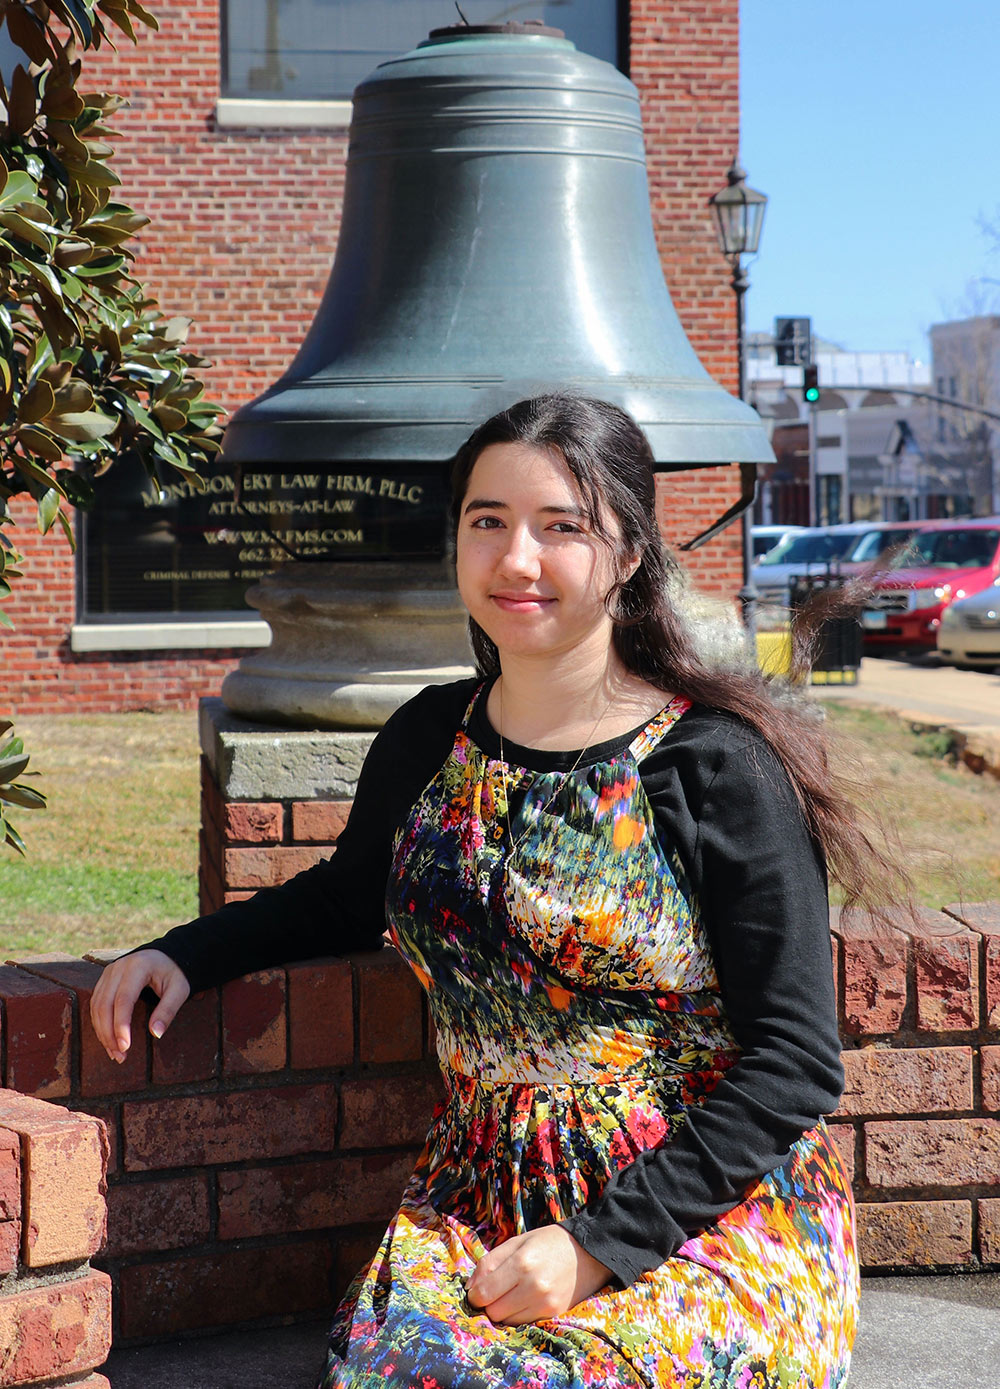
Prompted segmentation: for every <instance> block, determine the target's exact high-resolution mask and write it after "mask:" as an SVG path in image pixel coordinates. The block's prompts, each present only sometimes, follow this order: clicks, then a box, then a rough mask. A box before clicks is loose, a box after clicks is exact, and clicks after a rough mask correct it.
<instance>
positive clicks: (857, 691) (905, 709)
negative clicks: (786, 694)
mask: <svg viewBox="0 0 1000 1389" xmlns="http://www.w3.org/2000/svg"><path fill="white" fill-rule="evenodd" d="M812 692H813V694H814V695H816V696H817V698H819V699H839V700H844V701H845V702H848V703H851V704H854V703H858V704H872V705H879V706H882V707H884V708H888V709H895V710H896V711H897V713H903V714H912V715H913V716H914V719H915V720H916V721H919V722H926V723H932V722H935V721H939V722H940V723H941V724H944V725H947V726H948V727H963V728H965V727H968V728H980V729H986V728H991V729H993V728H995V729H996V730H997V731H998V732H1000V675H998V674H991V673H987V672H986V671H984V670H955V669H954V667H953V666H942V665H937V664H936V663H935V662H933V660H930V659H929V660H926V661H921V662H912V663H911V662H909V661H893V660H890V659H888V658H886V657H875V656H866V657H865V659H864V660H863V661H862V663H861V672H860V678H859V680H858V683H857V684H856V685H814V686H813V687H812Z"/></svg>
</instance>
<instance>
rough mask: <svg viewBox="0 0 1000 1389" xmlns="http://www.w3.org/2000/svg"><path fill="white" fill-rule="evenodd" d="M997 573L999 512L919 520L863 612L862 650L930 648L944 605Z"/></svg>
mask: <svg viewBox="0 0 1000 1389" xmlns="http://www.w3.org/2000/svg"><path fill="white" fill-rule="evenodd" d="M998 577H1000V517H991V518H986V519H984V520H977V521H928V522H926V523H924V524H923V525H922V526H921V527H920V529H919V530H918V531H917V532H916V533H915V534H914V535H913V537H912V538H911V540H910V543H909V545H908V546H907V548H906V550H905V551H904V552H903V553H902V554H901V555H897V557H896V558H895V559H894V560H893V561H892V562H891V564H890V572H889V573H887V574H886V576H885V577H884V578H883V579H881V580H879V582H878V584H877V585H876V589H875V592H874V594H873V595H872V597H871V598H870V600H869V603H868V607H867V609H866V611H865V612H864V613H863V615H862V624H863V626H864V629H865V648H866V650H878V649H892V648H895V649H896V650H911V651H914V652H916V651H930V650H933V649H934V647H935V646H936V645H937V633H938V628H939V627H940V625H941V615H942V613H943V612H944V610H945V609H946V608H947V607H948V605H949V604H950V603H952V602H955V601H956V600H958V599H961V598H966V597H967V596H968V595H969V594H970V593H979V592H980V590H981V589H984V588H988V587H989V586H990V585H991V584H992V583H993V581H994V580H995V579H996V578H998Z"/></svg>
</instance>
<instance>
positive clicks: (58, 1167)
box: [0, 1090, 111, 1389]
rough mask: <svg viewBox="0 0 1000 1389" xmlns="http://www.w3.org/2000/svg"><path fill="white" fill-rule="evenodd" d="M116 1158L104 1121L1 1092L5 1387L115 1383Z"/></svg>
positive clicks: (1, 1374)
mask: <svg viewBox="0 0 1000 1389" xmlns="http://www.w3.org/2000/svg"><path fill="white" fill-rule="evenodd" d="M107 1158H108V1140H107V1135H106V1133H105V1129H104V1125H103V1124H102V1123H101V1122H100V1120H99V1119H93V1118H91V1117H90V1116H89V1115H86V1114H73V1113H69V1112H67V1111H66V1110H65V1109H62V1108H60V1107H59V1106H58V1105H53V1104H48V1103H47V1102H46V1101H44V1100H38V1099H33V1098H29V1097H28V1096H26V1095H19V1094H17V1093H16V1092H15V1091H13V1090H0V1384H3V1385H11V1386H13V1385H33V1384H41V1383H43V1382H44V1383H46V1384H48V1383H49V1382H50V1381H51V1380H53V1379H55V1378H56V1377H58V1378H59V1383H60V1385H61V1386H63V1387H64V1389H83V1386H84V1385H86V1386H87V1387H88V1389H110V1386H109V1385H108V1381H107V1380H106V1379H105V1378H104V1376H103V1375H96V1374H93V1373H91V1372H92V1371H93V1370H94V1369H95V1368H96V1367H97V1366H99V1365H102V1364H103V1363H104V1361H105V1359H106V1358H107V1354H108V1351H109V1350H110V1348H111V1279H110V1278H109V1277H108V1275H107V1274H106V1273H100V1272H98V1271H97V1270H96V1269H92V1268H91V1267H90V1257H91V1255H92V1254H96V1253H97V1251H98V1249H99V1248H100V1247H101V1244H102V1243H103V1240H104V1232H105V1224H106V1210H105V1203H104V1190H105V1186H104V1177H105V1172H106V1170H107ZM7 1275H9V1276H7Z"/></svg>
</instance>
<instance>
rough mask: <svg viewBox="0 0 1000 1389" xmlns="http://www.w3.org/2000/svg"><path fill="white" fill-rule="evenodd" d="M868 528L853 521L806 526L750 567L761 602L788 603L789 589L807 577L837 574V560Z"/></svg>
mask: <svg viewBox="0 0 1000 1389" xmlns="http://www.w3.org/2000/svg"><path fill="white" fill-rule="evenodd" d="M870 528H871V527H870V525H869V524H868V523H867V522H858V521H853V522H849V523H847V524H845V525H842V526H808V527H805V528H804V529H803V530H800V531H798V532H797V533H796V534H794V535H790V536H788V537H787V538H786V539H785V540H783V541H782V542H781V544H780V545H776V546H775V548H774V549H773V550H771V551H770V553H769V554H766V555H765V556H764V558H763V559H762V560H761V561H760V563H759V564H755V565H754V567H753V581H754V583H755V584H756V586H757V592H758V593H759V595H760V597H761V600H762V601H763V602H766V603H787V602H788V586H789V584H790V583H791V582H792V580H793V579H799V578H802V577H803V576H805V575H807V574H826V573H827V572H830V573H838V572H839V565H840V561H841V560H842V559H843V558H844V556H845V555H846V554H847V552H848V550H850V549H851V548H852V547H853V546H854V545H855V544H856V543H857V540H858V537H859V535H861V534H862V533H863V532H864V531H866V530H869V529H870Z"/></svg>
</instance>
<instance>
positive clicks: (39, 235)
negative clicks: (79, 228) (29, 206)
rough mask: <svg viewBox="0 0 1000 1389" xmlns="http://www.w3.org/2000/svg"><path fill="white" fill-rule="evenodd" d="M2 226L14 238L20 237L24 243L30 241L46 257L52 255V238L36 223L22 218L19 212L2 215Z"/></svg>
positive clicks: (0, 221) (0, 216)
mask: <svg viewBox="0 0 1000 1389" xmlns="http://www.w3.org/2000/svg"><path fill="white" fill-rule="evenodd" d="M0 226H2V227H6V229H7V230H8V231H9V232H10V233H11V234H12V235H13V236H17V237H20V239H21V240H22V241H30V242H31V244H32V246H37V247H38V248H39V249H40V250H42V251H44V252H45V254H46V255H51V254H52V238H51V237H50V236H48V235H47V234H46V233H45V232H44V231H42V229H41V227H39V226H38V225H37V224H36V223H34V222H29V221H28V220H27V218H25V217H22V216H21V214H20V213H19V212H3V213H0Z"/></svg>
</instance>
